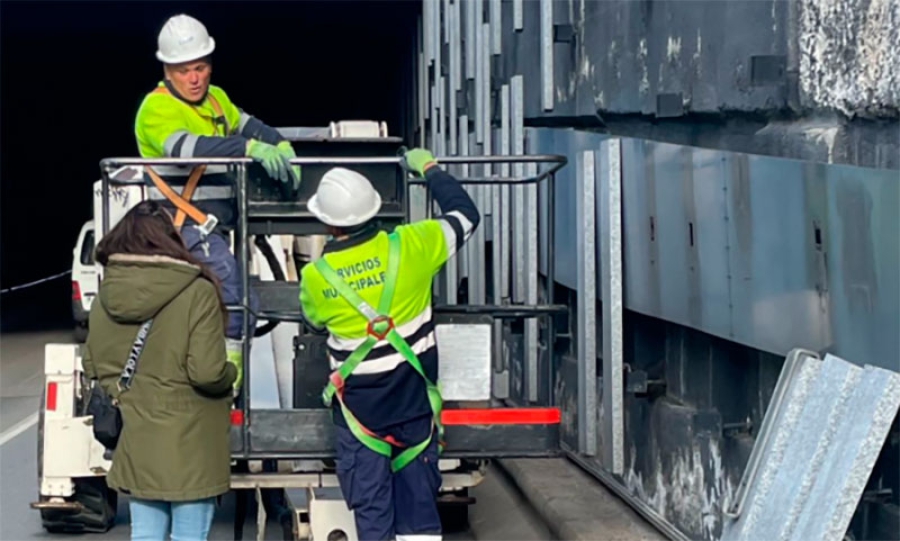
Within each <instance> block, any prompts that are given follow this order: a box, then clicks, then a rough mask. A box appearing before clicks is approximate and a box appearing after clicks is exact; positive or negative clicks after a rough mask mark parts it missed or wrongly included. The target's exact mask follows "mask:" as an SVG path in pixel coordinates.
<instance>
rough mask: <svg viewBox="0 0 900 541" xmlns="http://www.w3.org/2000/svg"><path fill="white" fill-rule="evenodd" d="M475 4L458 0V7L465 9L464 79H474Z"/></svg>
mask: <svg viewBox="0 0 900 541" xmlns="http://www.w3.org/2000/svg"><path fill="white" fill-rule="evenodd" d="M426 1H427V0H426ZM476 7H477V6H476V5H475V3H474V2H472V1H471V0H469V1H466V2H462V0H460V8H461V9H463V10H464V11H465V17H466V32H465V36H464V39H465V41H466V79H470V80H471V79H475V45H476V40H475V34H476V32H475V28H476V24H475V10H476Z"/></svg>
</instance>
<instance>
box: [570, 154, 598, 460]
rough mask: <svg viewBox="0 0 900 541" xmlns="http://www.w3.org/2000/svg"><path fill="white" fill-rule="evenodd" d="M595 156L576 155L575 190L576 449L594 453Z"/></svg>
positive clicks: (595, 446)
mask: <svg viewBox="0 0 900 541" xmlns="http://www.w3.org/2000/svg"><path fill="white" fill-rule="evenodd" d="M595 159H596V156H595V154H594V151H593V150H586V151H584V152H580V153H578V155H577V156H576V160H577V169H576V172H575V177H576V192H575V225H576V227H575V234H576V237H577V239H576V246H577V247H578V250H577V251H576V259H577V260H576V263H575V265H576V275H577V285H578V289H577V291H578V317H577V325H578V343H577V352H578V450H579V452H581V453H582V454H584V455H586V456H594V455H596V454H597V268H596V267H597V243H596V240H597V239H596V236H597V230H596V224H595V223H594V221H595V219H596V216H597V208H596V207H597V199H596V194H595V189H596V178H595V175H594V166H595ZM604 344H605V341H604Z"/></svg>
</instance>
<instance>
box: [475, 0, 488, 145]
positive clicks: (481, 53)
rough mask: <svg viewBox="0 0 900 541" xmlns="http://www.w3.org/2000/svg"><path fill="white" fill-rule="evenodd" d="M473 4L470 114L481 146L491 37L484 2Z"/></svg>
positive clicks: (476, 139)
mask: <svg viewBox="0 0 900 541" xmlns="http://www.w3.org/2000/svg"><path fill="white" fill-rule="evenodd" d="M472 2H473V5H474V8H475V23H476V24H475V26H474V27H473V31H474V41H475V76H474V81H475V110H474V111H471V110H470V114H472V118H473V120H474V121H475V142H476V143H477V144H479V145H481V144H483V143H484V119H483V118H482V117H483V116H484V109H485V105H484V102H485V100H486V99H487V98H486V96H485V92H484V74H485V68H484V65H485V63H486V62H487V56H488V55H487V53H488V49H487V48H488V46H489V44H490V36H489V35H488V39H485V32H484V24H485V23H483V22H482V21H483V19H484V17H483V13H482V11H481V10H482V0H472Z"/></svg>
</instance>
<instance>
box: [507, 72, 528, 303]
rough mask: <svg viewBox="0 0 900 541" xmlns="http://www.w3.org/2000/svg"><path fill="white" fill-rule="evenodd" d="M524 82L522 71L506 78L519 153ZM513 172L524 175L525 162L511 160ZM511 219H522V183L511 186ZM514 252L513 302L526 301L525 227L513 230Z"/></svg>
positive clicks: (514, 149)
mask: <svg viewBox="0 0 900 541" xmlns="http://www.w3.org/2000/svg"><path fill="white" fill-rule="evenodd" d="M523 99H524V85H523V78H522V76H521V75H515V76H513V77H512V78H511V79H510V80H509V104H510V110H509V113H510V122H509V134H510V139H511V141H510V143H511V147H512V154H513V155H516V156H521V155H522V154H524V153H525V118H524V105H523ZM513 174H514V175H515V176H516V177H519V178H521V177H522V176H524V175H525V166H524V164H521V163H516V164H513ZM510 192H511V193H512V219H513V223H515V224H524V223H525V186H511V187H510ZM512 244H513V246H512V255H513V277H512V278H513V295H512V298H513V302H516V303H522V302H525V297H526V295H525V282H526V276H525V273H526V267H527V265H526V264H525V263H526V261H527V259H526V255H527V252H526V250H525V228H524V227H521V226H520V227H516V228H515V229H514V230H513V232H512Z"/></svg>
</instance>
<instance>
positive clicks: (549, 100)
mask: <svg viewBox="0 0 900 541" xmlns="http://www.w3.org/2000/svg"><path fill="white" fill-rule="evenodd" d="M540 2H541V107H542V108H543V110H544V111H552V110H553V0H540Z"/></svg>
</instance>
